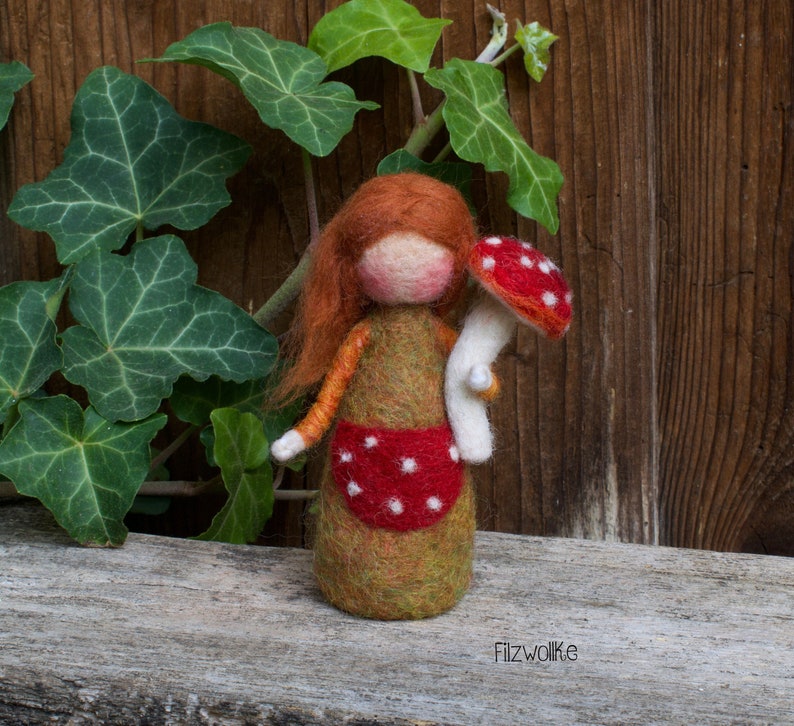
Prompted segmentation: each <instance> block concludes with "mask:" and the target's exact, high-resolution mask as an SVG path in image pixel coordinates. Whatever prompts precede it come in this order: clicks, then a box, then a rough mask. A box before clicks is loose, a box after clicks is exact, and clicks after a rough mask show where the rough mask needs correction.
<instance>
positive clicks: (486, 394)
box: [466, 363, 499, 402]
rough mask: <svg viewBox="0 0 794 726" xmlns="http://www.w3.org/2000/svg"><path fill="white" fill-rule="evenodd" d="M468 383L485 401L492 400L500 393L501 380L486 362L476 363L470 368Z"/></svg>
mask: <svg viewBox="0 0 794 726" xmlns="http://www.w3.org/2000/svg"><path fill="white" fill-rule="evenodd" d="M466 384H467V385H468V387H469V388H470V389H471V390H472V391H473V392H474V393H476V394H477V396H479V397H480V398H481V399H482V400H483V401H489V402H490V401H492V400H493V399H494V398H496V396H497V395H498V393H499V381H498V379H497V378H496V376H494V374H493V373H491V369H490V368H489V367H488V366H487V365H485V364H484V363H476V364H475V365H473V366H472V367H471V368H470V369H469V375H468V378H467V379H466Z"/></svg>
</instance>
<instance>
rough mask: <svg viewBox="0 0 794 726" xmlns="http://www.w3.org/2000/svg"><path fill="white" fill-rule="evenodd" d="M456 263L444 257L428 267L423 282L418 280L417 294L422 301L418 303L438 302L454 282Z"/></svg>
mask: <svg viewBox="0 0 794 726" xmlns="http://www.w3.org/2000/svg"><path fill="white" fill-rule="evenodd" d="M453 267H454V263H453V260H452V258H451V257H444V258H443V259H440V260H436V262H435V263H433V264H431V265H428V267H427V271H426V274H425V275H424V279H423V280H417V284H416V290H415V292H416V293H417V295H419V296H420V297H421V298H422V299H420V300H417V302H434V301H435V300H438V298H440V297H441V296H442V295H443V294H444V292H445V291H446V289H447V288H448V287H449V283H450V280H452V271H453Z"/></svg>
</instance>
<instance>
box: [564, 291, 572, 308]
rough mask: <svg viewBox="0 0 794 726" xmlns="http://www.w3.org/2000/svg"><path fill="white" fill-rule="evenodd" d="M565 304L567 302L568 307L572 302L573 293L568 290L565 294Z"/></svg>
mask: <svg viewBox="0 0 794 726" xmlns="http://www.w3.org/2000/svg"><path fill="white" fill-rule="evenodd" d="M565 302H567V303H568V304H569V305H570V304H571V303H572V302H573V293H572V292H570V290H569V291H568V292H566V293H565Z"/></svg>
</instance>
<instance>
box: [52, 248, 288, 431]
mask: <svg viewBox="0 0 794 726" xmlns="http://www.w3.org/2000/svg"><path fill="white" fill-rule="evenodd" d="M196 274H197V270H196V265H195V263H194V262H193V260H192V259H191V258H190V255H189V254H188V252H187V250H186V249H185V246H184V244H183V242H182V241H181V240H180V239H179V238H177V237H174V236H172V235H166V236H163V237H154V238H151V239H147V240H144V241H142V242H139V243H137V244H136V245H135V246H134V247H133V249H132V252H131V253H130V254H129V255H127V256H126V257H121V256H119V255H115V254H109V253H106V252H97V253H94V254H93V255H91V256H90V257H87V258H86V259H84V260H82V261H81V262H79V263H78V264H77V265H76V270H75V276H74V280H73V282H72V288H71V294H70V298H69V304H70V308H71V310H72V313H73V314H74V316H75V318H76V319H77V321H78V322H79V323H80V325H76V326H73V327H71V328H68V329H67V330H66V331H64V333H63V335H62V343H63V350H64V371H63V372H64V375H65V376H66V378H67V379H68V380H70V381H71V382H72V383H76V384H78V385H81V386H84V387H85V388H86V389H87V390H88V395H89V398H90V400H91V403H92V404H93V406H94V407H95V408H96V409H97V410H98V411H99V412H100V413H101V414H102V415H103V416H105V417H106V418H108V419H111V420H113V421H118V420H124V421H133V420H138V419H142V418H145V417H146V416H149V415H150V414H151V413H153V412H154V411H156V410H157V407H158V406H159V404H160V401H161V399H163V398H165V397H167V396H168V395H170V393H171V389H172V386H173V384H174V381H176V379H177V378H178V377H179V376H180V375H183V374H188V375H190V376H193V377H194V378H196V379H199V380H203V379H205V378H207V377H208V376H210V375H213V374H214V375H218V376H221V377H222V378H224V379H227V380H232V381H237V382H242V381H245V380H248V379H251V378H262V377H263V376H265V375H266V374H267V373H268V372H269V371H270V369H271V368H272V366H273V362H274V360H275V357H276V349H277V344H276V341H275V339H274V338H273V336H272V335H271V334H270V333H268V332H267V331H266V330H265V329H264V328H261V327H260V326H259V325H257V323H256V322H254V319H253V318H252V317H251V316H250V315H248V314H247V313H246V312H245V311H243V310H241V309H240V308H239V307H237V306H236V305H234V304H233V303H232V302H231V301H230V300H227V299H226V298H225V297H223V296H222V295H220V294H219V293H217V292H213V291H212V290H208V289H206V288H203V287H200V286H198V285H196V284H195V282H196Z"/></svg>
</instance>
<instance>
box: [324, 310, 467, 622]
mask: <svg viewBox="0 0 794 726" xmlns="http://www.w3.org/2000/svg"><path fill="white" fill-rule="evenodd" d="M364 324H365V325H367V326H368V328H369V330H368V332H369V337H368V343H367V345H366V347H365V348H364V350H363V352H362V354H361V356H360V358H359V360H358V364H357V366H356V368H355V372H354V373H353V375H352V378H351V379H350V381H349V383H348V386H347V389H346V391H345V393H344V395H343V397H342V400H341V401H340V405H339V408H338V410H337V419H336V420H337V423H336V425H335V427H334V430H333V432H332V436H331V442H330V446H329V453H328V457H327V460H326V463H325V467H324V471H323V478H322V484H321V493H320V501H319V507H318V513H317V520H316V530H315V541H314V546H313V547H314V569H315V573H316V576H317V580H318V583H319V585H320V588H321V590H322V591H323V593H324V595H325V597H326V598H327V599H328V600H329V601H330V602H331V603H332V604H333V605H335V606H337V607H338V608H340V609H342V610H345V611H347V612H350V613H354V614H356V615H360V616H363V617H371V618H379V619H383V620H395V619H412V618H423V617H427V616H431V615H435V614H438V613H441V612H444V611H445V610H448V609H449V608H450V607H452V606H453V605H454V604H455V603H456V602H457V601H458V600H459V599H460V598H461V597H462V595H463V594H464V593H465V591H466V590H467V588H468V586H469V582H470V579H471V570H472V549H473V537H474V526H475V525H474V522H475V519H474V515H475V506H474V493H473V489H472V484H471V480H470V476H469V474H468V471H467V469H466V468H465V466H464V464H463V463H462V462H461V461H460V459H459V457H458V455H457V451H456V449H455V446H454V441H453V439H452V434H451V432H450V430H449V427H448V425H447V422H446V415H445V407H444V394H443V380H444V367H445V362H446V358H447V355H448V352H449V336H448V331H445V330H444V326H443V323H441V322H440V321H439V319H438V318H437V317H436V316H435V315H434V314H433V313H432V312H431V310H430V309H429V308H428V307H427V306H424V305H417V306H377V307H375V308H374V309H373V310H372V312H370V313H369V315H368V316H367V318H366V320H365V323H364Z"/></svg>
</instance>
